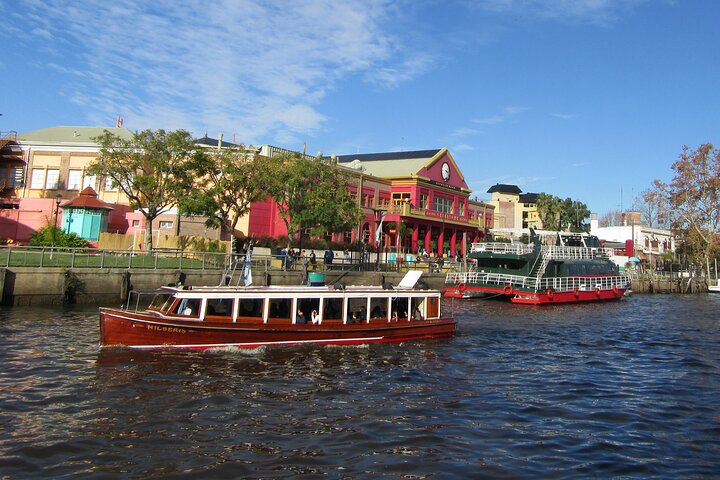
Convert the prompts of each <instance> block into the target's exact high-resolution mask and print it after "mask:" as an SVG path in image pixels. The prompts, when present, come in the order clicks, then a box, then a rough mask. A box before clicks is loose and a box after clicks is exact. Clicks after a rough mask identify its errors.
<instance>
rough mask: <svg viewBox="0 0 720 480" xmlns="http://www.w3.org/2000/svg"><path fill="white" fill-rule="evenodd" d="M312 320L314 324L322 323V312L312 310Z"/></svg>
mask: <svg viewBox="0 0 720 480" xmlns="http://www.w3.org/2000/svg"><path fill="white" fill-rule="evenodd" d="M310 321H311V322H312V324H313V325H317V324H319V323H320V314H319V313H318V312H317V310H313V311H312V312H310Z"/></svg>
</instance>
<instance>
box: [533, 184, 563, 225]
mask: <svg viewBox="0 0 720 480" xmlns="http://www.w3.org/2000/svg"><path fill="white" fill-rule="evenodd" d="M537 209H538V216H539V217H540V221H541V222H542V225H543V229H545V230H560V199H559V198H558V197H556V196H554V195H548V194H547V193H540V194H538V199H537Z"/></svg>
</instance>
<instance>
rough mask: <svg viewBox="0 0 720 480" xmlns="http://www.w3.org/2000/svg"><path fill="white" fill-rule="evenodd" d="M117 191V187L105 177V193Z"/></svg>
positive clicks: (110, 179)
mask: <svg viewBox="0 0 720 480" xmlns="http://www.w3.org/2000/svg"><path fill="white" fill-rule="evenodd" d="M117 189H118V187H117V184H116V183H115V181H114V180H113V179H112V178H110V177H107V178H106V179H105V191H106V192H117Z"/></svg>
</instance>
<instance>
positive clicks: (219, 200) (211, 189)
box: [180, 145, 271, 238]
mask: <svg viewBox="0 0 720 480" xmlns="http://www.w3.org/2000/svg"><path fill="white" fill-rule="evenodd" d="M195 161H196V163H195V164H193V165H192V170H193V173H194V175H195V178H196V179H197V180H196V182H195V188H194V190H193V194H192V195H191V196H188V197H185V198H183V199H182V200H181V202H180V209H181V211H182V213H185V214H194V215H203V216H206V217H207V221H206V222H205V224H206V225H207V226H208V227H213V228H218V227H219V228H220V229H221V238H225V236H226V235H225V234H226V229H228V226H229V230H230V232H234V231H235V227H236V226H237V223H238V221H239V220H240V218H241V217H243V216H244V215H245V214H246V213H248V212H249V211H250V206H251V205H252V203H253V202H256V201H258V200H263V199H265V198H267V196H268V190H267V188H266V185H267V184H268V183H269V182H270V178H269V175H270V174H271V172H270V171H269V170H268V168H267V165H265V163H266V158H265V157H260V156H258V155H257V154H256V153H255V152H253V151H249V150H247V149H246V148H245V147H243V146H242V145H240V146H237V147H229V148H227V147H226V148H222V149H220V150H213V151H212V152H209V153H207V154H206V155H202V156H197V157H196V158H195Z"/></svg>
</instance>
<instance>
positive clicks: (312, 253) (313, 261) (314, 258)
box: [310, 250, 317, 270]
mask: <svg viewBox="0 0 720 480" xmlns="http://www.w3.org/2000/svg"><path fill="white" fill-rule="evenodd" d="M310 268H312V269H313V270H316V268H317V256H315V250H311V251H310Z"/></svg>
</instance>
